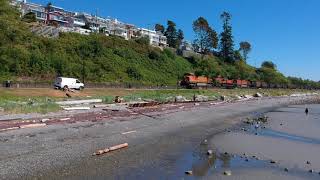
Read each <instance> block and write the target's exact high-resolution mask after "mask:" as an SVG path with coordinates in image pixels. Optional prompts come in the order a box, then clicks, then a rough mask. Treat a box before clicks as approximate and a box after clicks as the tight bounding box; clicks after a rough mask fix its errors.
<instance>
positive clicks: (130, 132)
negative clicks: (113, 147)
mask: <svg viewBox="0 0 320 180" xmlns="http://www.w3.org/2000/svg"><path fill="white" fill-rule="evenodd" d="M135 132H137V131H128V132H123V133H121V134H122V135H126V134H132V133H135Z"/></svg>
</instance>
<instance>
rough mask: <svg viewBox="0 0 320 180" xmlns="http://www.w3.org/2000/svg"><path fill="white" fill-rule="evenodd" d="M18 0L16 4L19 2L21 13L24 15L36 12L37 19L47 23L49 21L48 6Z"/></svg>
mask: <svg viewBox="0 0 320 180" xmlns="http://www.w3.org/2000/svg"><path fill="white" fill-rule="evenodd" d="M19 2H20V1H18V2H16V4H17V5H18V4H19V8H20V11H21V15H22V16H24V15H26V14H28V13H30V12H32V13H34V14H35V15H36V18H37V21H39V22H43V23H46V22H47V16H48V14H47V11H46V8H45V7H44V6H42V5H39V4H35V3H29V2H26V1H23V2H20V3H19Z"/></svg>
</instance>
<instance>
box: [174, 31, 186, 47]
mask: <svg viewBox="0 0 320 180" xmlns="http://www.w3.org/2000/svg"><path fill="white" fill-rule="evenodd" d="M183 39H184V33H183V31H182V30H181V29H179V30H178V33H177V45H176V47H179V46H180V45H181V43H182V41H183Z"/></svg>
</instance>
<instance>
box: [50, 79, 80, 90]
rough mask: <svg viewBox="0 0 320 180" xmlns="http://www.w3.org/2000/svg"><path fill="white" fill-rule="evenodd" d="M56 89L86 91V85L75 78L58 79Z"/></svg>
mask: <svg viewBox="0 0 320 180" xmlns="http://www.w3.org/2000/svg"><path fill="white" fill-rule="evenodd" d="M54 87H55V88H58V89H78V90H82V89H84V84H83V83H81V82H80V81H79V80H78V79H75V78H66V77H58V78H56V80H55V82H54Z"/></svg>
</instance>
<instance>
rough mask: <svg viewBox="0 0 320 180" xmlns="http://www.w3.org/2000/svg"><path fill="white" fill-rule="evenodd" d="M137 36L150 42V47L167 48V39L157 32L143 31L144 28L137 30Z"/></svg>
mask: <svg viewBox="0 0 320 180" xmlns="http://www.w3.org/2000/svg"><path fill="white" fill-rule="evenodd" d="M138 30H139V34H141V36H146V37H148V38H149V40H150V45H153V46H160V47H167V46H168V45H167V37H166V36H164V35H163V34H162V33H161V32H157V31H155V30H150V29H145V28H138Z"/></svg>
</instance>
